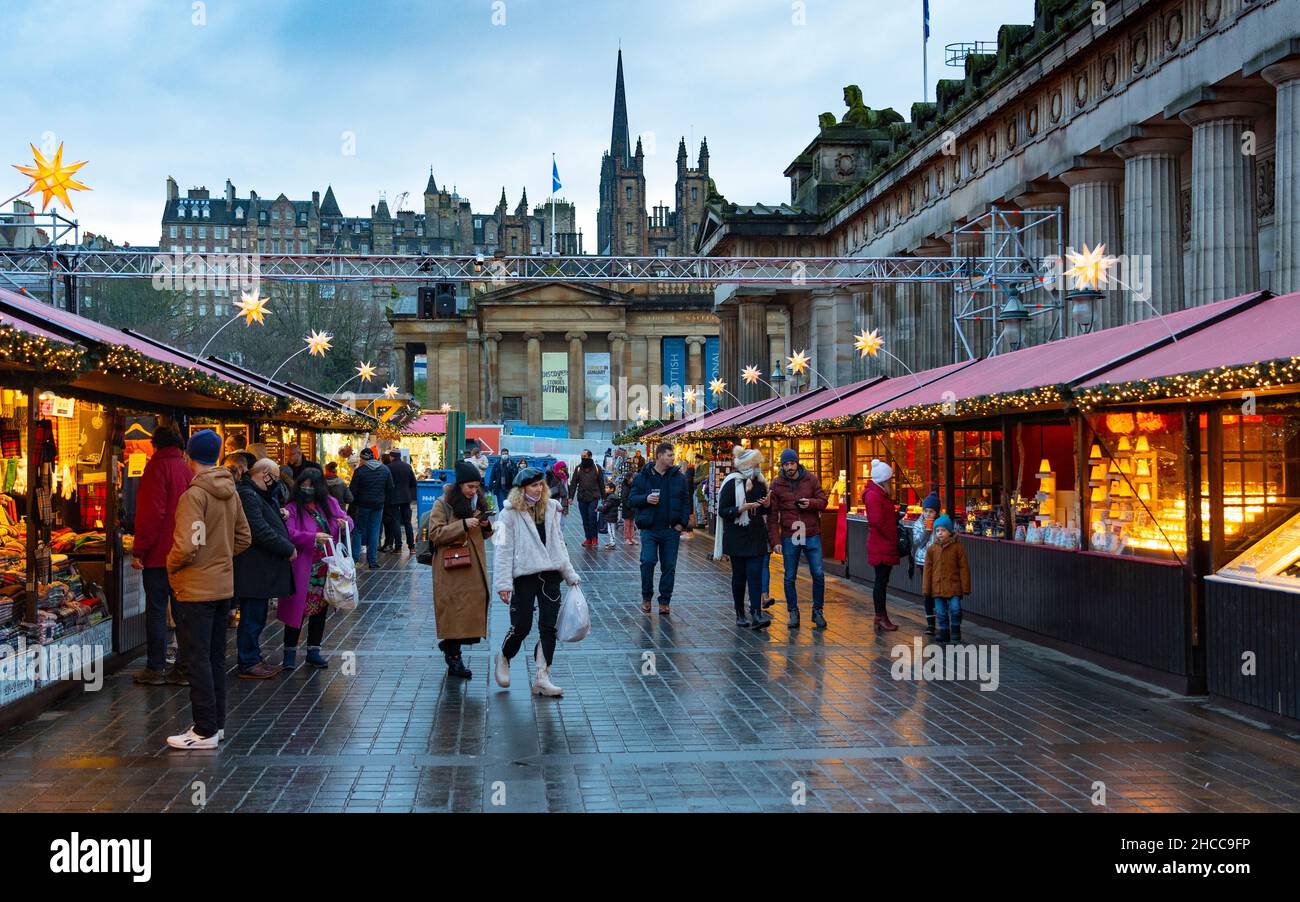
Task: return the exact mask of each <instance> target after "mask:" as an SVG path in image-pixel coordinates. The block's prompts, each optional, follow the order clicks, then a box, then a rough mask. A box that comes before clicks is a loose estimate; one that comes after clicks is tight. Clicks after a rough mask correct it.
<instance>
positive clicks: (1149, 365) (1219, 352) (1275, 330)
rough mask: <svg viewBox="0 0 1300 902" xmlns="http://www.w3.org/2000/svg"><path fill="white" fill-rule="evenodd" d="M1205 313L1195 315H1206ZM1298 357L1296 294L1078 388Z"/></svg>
mask: <svg viewBox="0 0 1300 902" xmlns="http://www.w3.org/2000/svg"><path fill="white" fill-rule="evenodd" d="M1223 303H1228V302H1223ZM1217 306H1218V305H1217V304H1211V305H1209V307H1217ZM1209 307H1202V308H1199V309H1202V310H1208V309H1209ZM1169 318H1170V319H1172V317H1169ZM1298 355H1300V292H1294V293H1292V294H1284V295H1281V296H1279V297H1275V298H1269V299H1268V300H1264V301H1260V302H1258V303H1256V304H1253V305H1243V306H1242V309H1240V310H1238V311H1237V312H1235V313H1233V314H1232V315H1231V316H1230V317H1228V318H1227V319H1223V320H1219V321H1217V322H1215V323H1213V324H1211V325H1207V326H1205V327H1204V328H1203V329H1200V330H1199V331H1196V332H1193V333H1192V334H1191V335H1187V336H1186V337H1181V338H1179V339H1178V341H1171V342H1169V343H1168V344H1166V345H1164V346H1163V347H1159V348H1156V349H1155V350H1153V351H1149V352H1147V353H1146V354H1143V355H1142V356H1141V357H1137V358H1135V359H1134V360H1131V361H1129V362H1128V363H1124V364H1121V365H1120V366H1117V367H1113V368H1111V369H1108V370H1107V371H1106V372H1104V373H1102V374H1101V375H1099V376H1097V377H1096V378H1093V379H1089V380H1088V381H1086V382H1084V383H1083V386H1082V387H1084V388H1093V387H1095V386H1099V385H1106V384H1116V383H1120V382H1135V381H1139V380H1145V379H1158V378H1160V377H1162V376H1174V375H1177V374H1179V373H1195V372H1200V371H1202V370H1209V369H1217V368H1219V367H1231V366H1247V365H1250V364H1252V363H1260V362H1263V361H1266V360H1281V359H1286V358H1290V357H1295V356H1298Z"/></svg>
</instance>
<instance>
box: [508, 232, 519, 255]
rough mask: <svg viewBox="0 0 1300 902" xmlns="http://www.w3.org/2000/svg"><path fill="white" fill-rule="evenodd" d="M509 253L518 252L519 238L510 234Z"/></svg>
mask: <svg viewBox="0 0 1300 902" xmlns="http://www.w3.org/2000/svg"><path fill="white" fill-rule="evenodd" d="M510 253H512V254H517V253H519V239H518V238H516V237H515V236H514V235H511V236H510Z"/></svg>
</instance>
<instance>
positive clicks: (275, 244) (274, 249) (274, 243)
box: [271, 238, 280, 254]
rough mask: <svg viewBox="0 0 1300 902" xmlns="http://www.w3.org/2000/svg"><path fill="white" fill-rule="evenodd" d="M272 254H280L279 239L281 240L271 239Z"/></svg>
mask: <svg viewBox="0 0 1300 902" xmlns="http://www.w3.org/2000/svg"><path fill="white" fill-rule="evenodd" d="M271 253H273V254H278V253H280V239H279V238H272V239H271Z"/></svg>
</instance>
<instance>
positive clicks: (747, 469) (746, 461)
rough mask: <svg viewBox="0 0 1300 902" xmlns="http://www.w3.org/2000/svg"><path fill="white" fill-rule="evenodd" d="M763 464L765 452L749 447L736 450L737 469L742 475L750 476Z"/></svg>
mask: <svg viewBox="0 0 1300 902" xmlns="http://www.w3.org/2000/svg"><path fill="white" fill-rule="evenodd" d="M762 466H763V452H762V451H759V450H758V449H757V448H749V449H747V450H744V451H737V452H736V469H737V470H738V471H739V472H740V474H741V475H742V476H749V475H751V473H753V472H756V471H757V470H759V469H760V468H761V467H762Z"/></svg>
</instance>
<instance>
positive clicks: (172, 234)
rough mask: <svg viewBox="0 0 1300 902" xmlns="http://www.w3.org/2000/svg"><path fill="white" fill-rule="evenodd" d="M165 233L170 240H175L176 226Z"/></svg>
mask: <svg viewBox="0 0 1300 902" xmlns="http://www.w3.org/2000/svg"><path fill="white" fill-rule="evenodd" d="M167 233H168V235H170V236H171V237H172V238H175V237H176V226H172V227H171V228H170V229H168V230H167Z"/></svg>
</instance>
